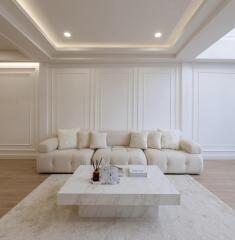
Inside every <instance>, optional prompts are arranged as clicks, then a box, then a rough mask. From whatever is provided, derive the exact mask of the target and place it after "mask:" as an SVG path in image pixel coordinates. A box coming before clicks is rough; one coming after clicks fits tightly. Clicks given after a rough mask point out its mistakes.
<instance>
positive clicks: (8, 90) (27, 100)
mask: <svg viewBox="0 0 235 240" xmlns="http://www.w3.org/2000/svg"><path fill="white" fill-rule="evenodd" d="M37 74H38V70H37V69H36V68H34V67H32V68H17V67H15V68H3V67H2V68H0V84H3V86H4V88H3V87H2V91H3V92H2V93H1V94H0V95H1V101H0V109H1V113H2V117H1V116H0V119H1V127H2V129H1V127H0V129H1V130H0V131H1V138H0V158H3V157H4V158H5V157H7V156H11V155H17V154H19V155H22V154H23V155H24V154H25V155H27V156H31V155H35V153H36V149H37V122H38V121H37V98H38V95H37V80H38V79H37ZM21 83H22V85H21ZM12 126H14V128H12ZM8 127H9V129H8Z"/></svg>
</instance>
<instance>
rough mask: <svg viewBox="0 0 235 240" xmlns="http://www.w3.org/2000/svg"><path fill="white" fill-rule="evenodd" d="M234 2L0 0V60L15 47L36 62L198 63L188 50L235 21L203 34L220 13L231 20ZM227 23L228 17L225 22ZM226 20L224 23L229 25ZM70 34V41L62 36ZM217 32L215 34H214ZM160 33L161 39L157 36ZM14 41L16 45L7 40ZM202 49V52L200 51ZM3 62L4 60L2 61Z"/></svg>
mask: <svg viewBox="0 0 235 240" xmlns="http://www.w3.org/2000/svg"><path fill="white" fill-rule="evenodd" d="M233 2H234V1H233V0H231V1H230V0H174V1H172V0H66V1H64V0H50V1H48V0H10V1H9V0H1V2H0V34H1V35H3V36H5V38H4V39H3V37H0V57H1V51H2V50H4V51H5V50H12V49H14V46H13V44H14V45H15V46H16V48H17V49H18V50H19V51H21V52H22V53H23V54H26V55H27V56H28V58H29V59H32V60H37V61H51V62H53V61H81V62H86V61H107V60H108V59H110V60H113V61H115V60H117V59H119V60H120V61H122V60H125V59H131V60H133V59H136V60H137V59H139V60H140V61H148V60H149V61H155V60H158V59H160V60H161V59H168V60H169V59H170V60H176V59H177V56H180V59H184V58H185V59H194V57H195V56H196V55H195V54H196V53H194V52H193V53H191V52H190V51H189V50H188V47H189V46H190V44H191V43H192V42H193V40H194V41H195V39H196V38H197V37H199V40H200V41H199V42H200V44H197V45H200V46H196V47H195V48H194V47H193V46H191V49H195V51H196V52H197V54H199V53H200V52H199V51H201V52H202V51H203V50H205V49H206V48H207V47H208V46H209V45H208V44H210V45H211V43H214V42H215V41H216V40H217V39H218V38H219V37H221V36H222V35H224V34H225V33H226V32H227V31H229V30H231V27H235V21H234V22H233V23H232V21H233V19H230V22H229V24H227V23H226V24H225V22H223V26H221V27H220V29H219V30H215V29H214V30H213V29H211V31H210V33H211V34H210V35H211V37H210V35H209V36H208V34H207V38H208V39H209V41H208V40H207V41H205V43H204V41H203V39H201V38H202V36H203V31H204V29H206V28H207V27H208V26H209V25H210V24H211V23H213V22H215V21H216V20H217V18H219V17H220V15H221V14H223V15H224V18H226V16H230V15H229V14H230V13H229V12H230V11H233V12H234V10H235V5H234V3H233ZM225 20H226V19H225ZM225 20H224V21H225ZM65 31H69V32H70V33H71V34H72V36H71V38H69V39H67V38H65V37H64V35H63V33H64V32H65ZM213 31H214V33H213ZM156 32H161V33H162V37H161V38H155V37H154V34H155V33H156ZM6 38H7V39H10V40H11V42H13V44H11V43H10V42H8V41H6ZM198 48H200V49H198ZM0 59H1V58H0Z"/></svg>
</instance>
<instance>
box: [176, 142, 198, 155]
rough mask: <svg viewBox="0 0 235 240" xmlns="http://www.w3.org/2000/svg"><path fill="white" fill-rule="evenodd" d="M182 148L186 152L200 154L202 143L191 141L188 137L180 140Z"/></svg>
mask: <svg viewBox="0 0 235 240" xmlns="http://www.w3.org/2000/svg"><path fill="white" fill-rule="evenodd" d="M180 149H182V150H183V151H184V152H187V153H191V154H200V153H201V152H202V151H201V146H200V144H198V143H195V142H193V141H190V140H188V139H181V140H180Z"/></svg>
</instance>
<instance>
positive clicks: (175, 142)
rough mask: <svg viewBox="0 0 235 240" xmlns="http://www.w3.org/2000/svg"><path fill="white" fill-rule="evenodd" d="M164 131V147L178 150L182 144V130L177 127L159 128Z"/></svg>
mask: <svg viewBox="0 0 235 240" xmlns="http://www.w3.org/2000/svg"><path fill="white" fill-rule="evenodd" d="M158 131H160V132H161V133H162V141H161V143H162V148H168V149H175V150H178V149H179V146H180V131H179V130H177V129H174V130H171V129H169V130H168V129H158Z"/></svg>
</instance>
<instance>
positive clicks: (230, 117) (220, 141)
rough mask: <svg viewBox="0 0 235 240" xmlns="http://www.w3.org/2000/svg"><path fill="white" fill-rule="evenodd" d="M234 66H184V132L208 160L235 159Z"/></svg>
mask: <svg viewBox="0 0 235 240" xmlns="http://www.w3.org/2000/svg"><path fill="white" fill-rule="evenodd" d="M234 67H235V65H234V64H194V65H190V64H184V65H183V68H182V130H183V132H184V134H185V135H187V136H188V137H189V138H192V139H194V140H195V141H197V142H199V143H200V144H201V145H202V146H203V151H204V155H205V156H206V157H207V158H212V159H215V158H219V159H228V158H232V159H235V124H234V123H235V68H234Z"/></svg>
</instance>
